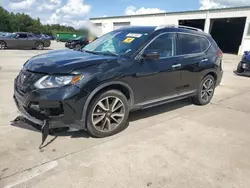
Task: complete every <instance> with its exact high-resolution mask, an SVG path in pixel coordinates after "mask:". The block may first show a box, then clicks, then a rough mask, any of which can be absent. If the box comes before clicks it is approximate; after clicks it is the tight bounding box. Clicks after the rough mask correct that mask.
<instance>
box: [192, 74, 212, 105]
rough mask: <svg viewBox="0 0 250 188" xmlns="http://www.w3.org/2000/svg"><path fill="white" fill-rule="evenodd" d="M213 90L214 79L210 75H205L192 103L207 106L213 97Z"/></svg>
mask: <svg viewBox="0 0 250 188" xmlns="http://www.w3.org/2000/svg"><path fill="white" fill-rule="evenodd" d="M214 90H215V80H214V77H213V76H212V75H207V76H206V77H205V78H203V79H202V81H201V83H200V86H199V88H198V91H197V94H196V95H195V96H194V97H192V100H193V103H194V104H196V105H206V104H208V103H209V102H210V101H211V99H212V97H213V95H214Z"/></svg>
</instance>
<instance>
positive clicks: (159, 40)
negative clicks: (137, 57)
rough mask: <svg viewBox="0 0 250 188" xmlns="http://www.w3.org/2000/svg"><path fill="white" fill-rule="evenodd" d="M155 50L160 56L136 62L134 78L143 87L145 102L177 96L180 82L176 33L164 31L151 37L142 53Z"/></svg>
mask: <svg viewBox="0 0 250 188" xmlns="http://www.w3.org/2000/svg"><path fill="white" fill-rule="evenodd" d="M147 52H157V53H159V54H160V58H159V59H157V60H151V59H147V58H143V60H141V61H142V62H141V63H137V65H136V66H138V67H137V70H139V71H138V72H137V73H136V78H137V79H136V80H137V82H138V84H140V88H143V89H142V90H141V91H140V92H143V94H144V97H145V98H144V101H145V102H150V101H151V102H152V101H158V100H164V99H167V98H172V97H177V96H178V94H179V91H178V88H179V87H180V84H181V82H180V81H181V73H180V68H179V66H178V65H179V61H180V58H179V57H177V56H176V34H175V33H164V34H160V35H159V36H158V37H156V38H155V39H153V40H152V41H151V43H150V44H149V45H148V46H147V47H146V48H145V49H144V51H143V53H144V54H146V53H147Z"/></svg>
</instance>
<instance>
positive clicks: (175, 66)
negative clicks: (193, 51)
mask: <svg viewBox="0 0 250 188" xmlns="http://www.w3.org/2000/svg"><path fill="white" fill-rule="evenodd" d="M178 67H181V64H180V63H179V64H175V65H172V68H178Z"/></svg>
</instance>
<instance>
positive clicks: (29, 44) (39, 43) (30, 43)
mask: <svg viewBox="0 0 250 188" xmlns="http://www.w3.org/2000/svg"><path fill="white" fill-rule="evenodd" d="M50 44H51V42H50V40H48V39H39V38H38V37H36V36H35V35H34V34H32V33H25V32H18V33H13V34H12V35H10V36H9V37H0V49H5V48H32V49H37V50H42V49H44V47H49V46H50Z"/></svg>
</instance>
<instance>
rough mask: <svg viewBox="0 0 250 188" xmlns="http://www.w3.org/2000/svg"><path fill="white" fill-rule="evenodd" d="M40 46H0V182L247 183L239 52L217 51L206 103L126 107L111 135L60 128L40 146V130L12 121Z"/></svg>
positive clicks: (119, 186) (246, 88)
mask: <svg viewBox="0 0 250 188" xmlns="http://www.w3.org/2000/svg"><path fill="white" fill-rule="evenodd" d="M60 48H63V43H56V42H54V43H52V46H51V49H60ZM45 51H46V50H43V51H36V50H3V51H0V91H1V92H0V187H6V188H7V187H15V188H19V187H20V188H21V187H32V188H36V187H39V188H44V187H46V188H50V187H51V188H54V187H55V188H57V187H60V188H68V187H73V188H75V187H81V188H83V187H86V188H92V187H94V188H99V187H102V188H123V187H124V188H135V187H138V188H142V187H153V188H164V187H171V188H172V187H173V188H185V187H188V188H189V187H194V188H198V187H202V188H209V187H211V188H215V187H222V188H226V187H227V188H229V187H230V188H233V187H234V188H237V187H240V188H243V187H246V188H249V187H250V178H249V177H250V160H249V159H250V149H249V148H250V137H249V134H250V124H249V117H250V103H249V101H250V79H249V78H246V77H239V76H236V75H234V74H233V70H234V69H235V68H236V65H237V63H238V61H239V59H240V57H239V56H234V55H227V54H225V55H224V64H223V69H224V76H223V80H222V84H221V85H220V86H219V87H218V88H217V89H216V92H215V95H214V98H213V100H212V102H211V104H209V105H207V106H202V107H201V106H195V105H193V104H192V103H191V102H190V101H189V100H182V101H179V102H175V103H171V104H166V105H162V106H158V107H154V108H151V109H147V110H141V111H137V112H133V113H131V114H130V118H129V122H130V123H129V127H128V128H127V129H126V130H124V131H123V132H121V133H119V134H117V135H115V136H112V137H108V138H104V139H95V138H91V137H89V136H88V134H86V133H85V132H62V133H58V134H56V136H49V138H48V139H47V142H46V143H47V146H46V147H44V148H43V149H41V150H39V149H38V146H39V144H40V142H41V134H40V132H39V131H37V130H36V129H35V128H34V127H32V126H30V125H28V124H27V123H24V122H18V123H11V121H12V120H14V119H15V117H17V116H18V112H17V110H16V107H15V105H14V102H13V100H12V95H13V80H14V78H15V77H16V76H17V74H18V71H19V70H20V69H21V67H22V65H23V64H24V63H25V61H26V60H27V59H28V58H30V57H32V56H34V55H36V54H39V53H43V52H45Z"/></svg>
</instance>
